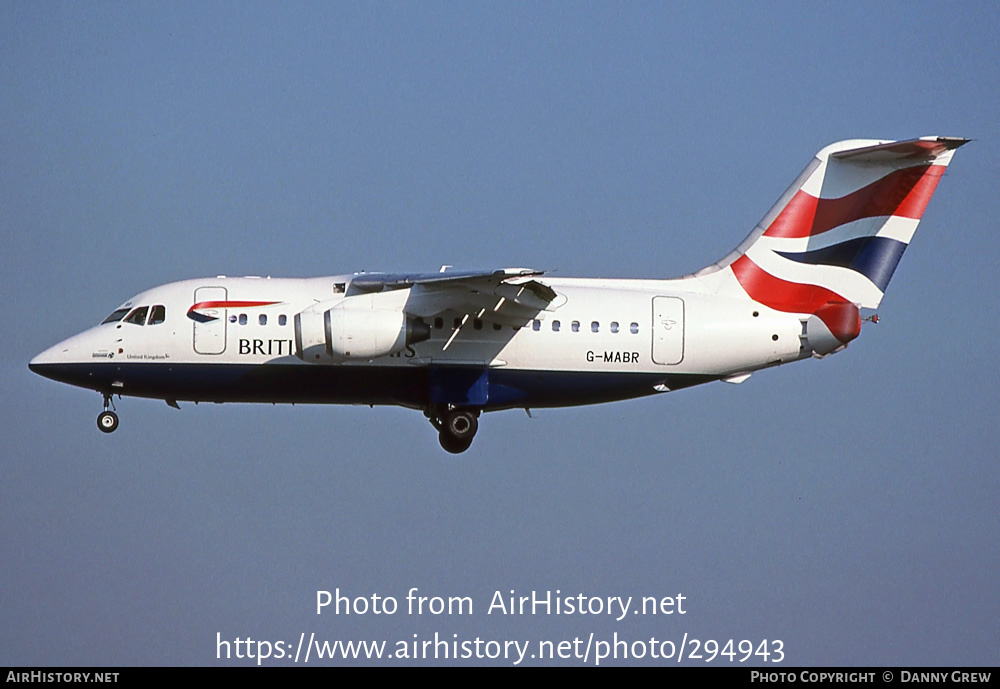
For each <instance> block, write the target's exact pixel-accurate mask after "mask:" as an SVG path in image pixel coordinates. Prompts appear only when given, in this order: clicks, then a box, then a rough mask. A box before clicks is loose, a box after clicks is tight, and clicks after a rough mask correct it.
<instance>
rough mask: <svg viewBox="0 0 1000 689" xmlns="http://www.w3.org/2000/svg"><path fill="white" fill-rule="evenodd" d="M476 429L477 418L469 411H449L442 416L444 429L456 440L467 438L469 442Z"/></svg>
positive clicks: (477, 427) (477, 424)
mask: <svg viewBox="0 0 1000 689" xmlns="http://www.w3.org/2000/svg"><path fill="white" fill-rule="evenodd" d="M478 430H479V419H477V418H476V415H475V414H473V413H472V412H471V411H450V412H448V413H447V414H446V415H445V417H444V431H445V432H447V433H448V434H449V435H450V436H452V437H453V438H456V439H458V440H462V439H465V438H468V440H469V442H470V443H471V442H472V439H473V438H474V437H475V435H476V431H478Z"/></svg>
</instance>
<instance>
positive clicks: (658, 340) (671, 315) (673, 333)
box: [653, 297, 684, 365]
mask: <svg viewBox="0 0 1000 689" xmlns="http://www.w3.org/2000/svg"><path fill="white" fill-rule="evenodd" d="M683 358H684V300H683V299H680V298H679V297H653V361H654V362H655V363H657V364H663V365H672V364H679V363H681V360H682V359H683Z"/></svg>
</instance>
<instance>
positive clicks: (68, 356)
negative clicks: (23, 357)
mask: <svg viewBox="0 0 1000 689" xmlns="http://www.w3.org/2000/svg"><path fill="white" fill-rule="evenodd" d="M90 340H91V337H90V333H89V331H85V332H82V333H79V334H77V335H73V336H72V337H69V338H67V339H65V340H63V341H62V342H59V343H57V344H55V345H53V346H51V347H49V348H48V349H46V350H45V351H43V352H40V353H39V354H38V355H37V356H35V358H33V359H32V360H31V361H30V362H28V369H29V370H30V371H32V372H33V373H37V374H38V375H40V376H44V377H46V378H51V379H53V380H59V381H64V380H65V377H66V375H67V373H68V372H69V370H70V369H71V368H72V367H73V366H74V365H79V364H82V363H85V362H86V361H87V359H89V358H90V354H88V352H89V351H90V350H92V349H93V347H92V346H91V345H92V343H91V342H90ZM88 347H89V349H88Z"/></svg>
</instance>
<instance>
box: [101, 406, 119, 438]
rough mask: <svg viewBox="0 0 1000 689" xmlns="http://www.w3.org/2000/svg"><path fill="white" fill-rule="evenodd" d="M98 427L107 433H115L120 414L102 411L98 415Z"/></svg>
mask: <svg viewBox="0 0 1000 689" xmlns="http://www.w3.org/2000/svg"><path fill="white" fill-rule="evenodd" d="M97 427H98V428H100V429H101V430H102V431H104V432H105V433H113V432H114V430H115V429H116V428H118V414H115V413H114V412H113V411H102V412H101V413H100V414H98V415H97Z"/></svg>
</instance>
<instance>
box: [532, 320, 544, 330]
mask: <svg viewBox="0 0 1000 689" xmlns="http://www.w3.org/2000/svg"><path fill="white" fill-rule="evenodd" d="M531 329H532V330H534V331H535V332H536V333H537V332H538V331H539V330H541V329H542V322H541V321H540V320H538V319H537V318H536V319H535V320H533V321H531Z"/></svg>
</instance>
